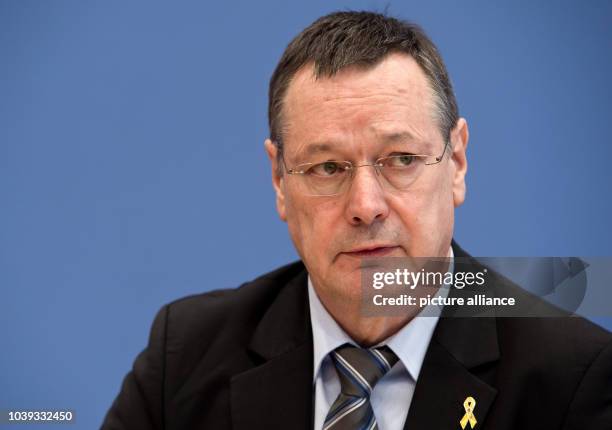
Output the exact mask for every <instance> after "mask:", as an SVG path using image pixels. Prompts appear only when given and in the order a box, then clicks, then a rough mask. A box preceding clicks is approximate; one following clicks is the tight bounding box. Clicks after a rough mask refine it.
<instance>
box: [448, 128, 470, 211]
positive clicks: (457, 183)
mask: <svg viewBox="0 0 612 430" xmlns="http://www.w3.org/2000/svg"><path fill="white" fill-rule="evenodd" d="M469 137H470V133H469V131H468V125H467V121H466V120H465V118H459V120H458V121H457V124H456V125H455V128H454V129H453V130H452V131H451V144H452V151H453V153H452V161H453V163H454V165H455V171H454V177H453V203H454V205H455V207H457V206H460V205H461V204H463V202H464V201H465V193H466V186H465V175H466V173H467V157H466V150H467V145H468V140H469Z"/></svg>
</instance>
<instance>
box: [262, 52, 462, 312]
mask: <svg viewBox="0 0 612 430" xmlns="http://www.w3.org/2000/svg"><path fill="white" fill-rule="evenodd" d="M434 111H435V110H434V101H433V97H432V91H431V89H430V87H429V86H428V83H427V78H426V76H425V74H424V73H423V72H422V70H421V69H420V67H419V66H418V64H417V63H416V62H415V61H414V59H412V57H410V56H408V55H405V54H391V55H389V56H387V57H386V58H385V59H384V60H383V61H382V62H380V63H379V64H378V65H376V66H375V67H373V68H368V69H364V68H357V67H350V68H346V69H343V70H342V71H340V72H339V73H338V74H336V75H335V76H333V77H331V78H329V77H322V78H319V79H315V78H314V77H313V67H312V65H309V66H306V67H303V68H302V69H301V70H300V71H298V73H297V74H296V75H295V77H294V79H293V81H292V82H291V84H290V86H289V88H288V91H287V94H286V98H285V101H284V106H283V114H284V122H283V126H284V139H283V143H284V160H285V164H286V166H287V167H288V168H292V167H294V166H297V165H299V164H303V163H308V162H323V161H328V160H347V161H350V162H352V163H353V164H354V165H361V164H371V163H373V162H374V161H375V160H376V159H378V158H380V157H385V156H389V155H395V154H398V153H413V154H431V155H436V156H438V155H440V154H442V152H443V150H444V139H443V136H442V134H441V133H440V130H439V128H438V124H437V122H436V120H435V117H434ZM467 136H468V134H467V125H466V123H465V121H464V120H463V119H461V120H460V121H459V122H458V123H457V126H456V127H455V128H454V129H453V131H452V135H451V146H452V147H453V149H449V150H447V152H446V154H445V156H444V159H443V160H442V162H441V163H439V164H433V165H429V166H425V167H424V168H423V169H422V174H421V175H420V176H419V177H418V179H417V180H416V181H415V182H414V183H413V184H412V185H411V186H410V188H409V189H408V190H402V191H399V190H397V189H393V188H392V187H390V186H388V185H387V184H386V183H385V181H384V179H383V178H382V177H381V176H379V175H377V174H376V171H375V169H374V168H373V167H360V168H358V169H356V171H355V174H354V176H353V179H352V182H351V184H350V187H348V189H347V190H346V191H345V192H344V193H343V194H340V195H335V196H312V195H307V194H306V193H304V192H303V191H302V190H303V187H301V184H300V183H298V181H303V179H304V178H303V177H300V175H289V174H287V173H286V172H285V173H283V174H282V175H281V176H278V175H276V174H275V173H274V172H276V168H277V164H276V163H277V162H276V147H275V146H274V145H273V144H272V143H271V142H270V141H269V140H268V141H267V142H266V149H267V151H268V155H269V157H270V160H271V162H272V169H273V182H274V185H275V189H276V193H277V208H278V212H279V215H280V217H281V218H282V219H283V220H285V221H286V222H287V224H288V227H289V232H290V234H291V238H292V240H293V243H294V244H295V247H296V248H297V251H298V253H299V254H300V256H301V258H302V260H303V261H304V263H305V265H306V267H307V269H308V272H309V274H310V276H311V277H312V280H313V284H314V286H315V288H316V290H317V293H318V294H319V296H320V297H321V299H322V300H323V301H324V303H325V302H326V301H327V300H334V301H338V300H342V301H347V302H354V301H357V300H359V299H360V290H361V289H360V280H361V278H360V263H361V260H362V258H363V257H372V256H394V257H405V256H411V257H419V256H420V257H424V256H427V257H429V256H444V257H445V256H447V255H448V250H449V246H450V241H451V238H452V232H453V212H454V207H455V206H458V205H460V204H461V203H462V202H463V199H464V195H465V182H464V176H465V171H466V161H465V146H466V144H467Z"/></svg>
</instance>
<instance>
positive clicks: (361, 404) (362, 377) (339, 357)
mask: <svg viewBox="0 0 612 430" xmlns="http://www.w3.org/2000/svg"><path fill="white" fill-rule="evenodd" d="M330 356H331V359H332V361H333V362H334V365H335V366H336V371H337V373H338V378H339V379H340V394H339V395H338V397H337V398H336V401H335V402H334V404H333V405H332V406H331V408H330V409H329V413H328V414H327V417H326V418H325V423H324V424H323V430H358V429H364V430H372V429H378V424H377V423H376V417H375V416H374V411H373V410H372V405H371V404H370V394H371V393H372V390H373V389H374V385H376V383H377V382H378V381H379V380H380V378H382V377H383V376H384V375H385V373H387V372H388V371H389V370H390V369H391V368H392V367H393V365H394V364H395V363H397V360H398V358H397V356H396V355H395V354H394V353H393V351H391V349H389V348H388V347H387V346H382V347H379V348H370V349H363V348H358V347H356V346H353V345H350V344H348V343H346V344H344V345H342V346H340V347H339V348H337V349H335V350H334V351H333V352H332V353H331V354H330Z"/></svg>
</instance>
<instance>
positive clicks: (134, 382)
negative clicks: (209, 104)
mask: <svg viewBox="0 0 612 430" xmlns="http://www.w3.org/2000/svg"><path fill="white" fill-rule="evenodd" d="M269 120H270V139H268V140H266V142H265V149H266V152H267V154H268V157H269V159H270V162H271V170H272V182H273V186H274V190H275V193H276V206H277V210H278V213H279V215H280V218H281V219H282V220H283V221H285V222H286V223H287V225H288V228H289V232H290V235H291V238H292V240H293V243H294V245H295V247H296V249H297V251H298V253H299V255H300V257H301V262H298V263H294V264H291V265H289V266H286V267H283V268H280V269H278V270H276V271H274V272H272V273H269V274H266V275H263V276H262V277H260V278H258V279H256V280H254V281H252V282H249V283H247V284H244V285H243V286H241V287H240V288H239V289H236V290H223V291H213V292H210V293H206V294H202V295H199V296H193V297H188V298H185V299H182V300H179V301H176V302H174V303H171V304H169V305H167V306H165V307H164V308H162V310H161V311H160V312H159V314H158V316H157V318H156V319H155V322H154V324H153V328H152V331H151V337H150V341H149V345H148V347H147V348H146V349H145V351H143V352H142V353H141V354H140V355H139V357H138V358H137V359H136V362H135V364H134V368H133V370H132V371H131V372H130V373H129V374H128V375H127V376H126V378H125V380H124V383H123V387H122V389H121V392H120V394H119V396H118V398H117V399H116V400H115V403H114V404H113V406H112V407H111V409H110V411H109V412H108V415H107V417H106V419H105V422H104V424H103V428H105V429H128V428H129V429H138V428H143V429H148V428H151V429H188V428H189V429H193V428H203V429H210V428H220V429H247V428H249V429H253V428H262V429H263V428H265V429H276V428H283V429H311V428H316V429H321V428H325V429H353V428H354V429H360V428H368V429H369V428H381V429H402V428H405V429H409V430H412V429H436V430H437V429H447V428H454V429H456V428H483V429H484V428H486V429H496V430H505V429H516V428H519V427H520V428H523V429H532V428H533V429H544V428H546V429H548V428H550V429H577V428H581V429H582V428H586V429H610V428H612V336H611V335H610V333H608V332H606V331H604V330H603V329H599V328H597V327H596V326H594V325H592V324H590V323H589V322H587V321H585V320H583V319H581V318H576V317H573V318H567V317H558V318H527V319H526V318H499V317H498V318H494V317H491V318H446V316H445V315H443V318H438V317H420V316H419V317H414V315H413V314H411V313H405V314H400V315H399V316H396V315H394V316H391V315H384V314H383V315H378V316H373V317H365V316H364V315H363V313H362V311H361V307H360V306H361V300H362V290H361V269H362V263H363V261H364V259H367V258H369V257H452V256H454V257H456V258H459V257H460V258H463V259H468V260H469V261H471V260H470V259H469V256H468V255H467V254H466V253H465V252H464V251H463V250H462V249H461V248H460V247H459V246H458V245H457V244H455V243H454V242H452V236H453V220H454V218H453V213H454V208H455V207H457V206H459V205H461V204H462V203H463V201H464V199H465V192H466V186H465V175H466V170H467V161H466V147H467V143H468V136H469V133H468V125H467V122H466V121H465V119H463V118H460V117H459V115H458V109H457V105H456V102H455V98H454V94H453V90H452V87H451V84H450V81H449V78H448V76H447V72H446V70H445V67H444V64H443V62H442V59H441V58H440V56H439V53H438V51H437V49H436V48H435V46H434V45H433V44H432V43H431V41H430V40H429V39H428V38H427V36H426V35H425V34H424V33H423V32H422V31H421V30H420V29H419V28H418V27H416V26H413V25H410V24H407V23H404V22H401V21H399V20H396V19H394V18H391V17H386V16H383V15H379V14H374V13H368V12H340V13H333V14H331V15H328V16H325V17H323V18H320V19H319V20H317V21H316V22H314V23H313V24H312V25H311V26H309V27H308V28H307V29H305V30H304V31H303V32H302V33H300V34H299V35H298V36H297V37H296V38H295V39H294V40H293V41H292V42H291V43H290V44H289V46H288V47H287V49H286V51H285V53H284V54H283V56H282V58H281V60H280V62H279V64H278V66H277V68H276V70H275V72H274V74H273V76H272V79H271V83H270V100H269ZM469 266H470V267H469V268H468V270H471V271H478V270H480V266H479V265H478V263H477V262H476V261H472V262H471V263H470V265H469ZM491 279H493V281H492V283H493V284H494V285H495V288H498V289H500V291H514V294H516V295H520V294H521V293H517V292H516V291H515V287H514V286H512V285H510V284H509V283H508V282H507V281H505V280H504V279H503V278H501V277H499V276H497V275H496V274H494V273H492V274H491ZM537 306H541V307H546V305H544V304H541V303H539V302H538V303H537ZM546 309H548V308H546ZM555 312H556V311H555ZM559 315H561V314H559Z"/></svg>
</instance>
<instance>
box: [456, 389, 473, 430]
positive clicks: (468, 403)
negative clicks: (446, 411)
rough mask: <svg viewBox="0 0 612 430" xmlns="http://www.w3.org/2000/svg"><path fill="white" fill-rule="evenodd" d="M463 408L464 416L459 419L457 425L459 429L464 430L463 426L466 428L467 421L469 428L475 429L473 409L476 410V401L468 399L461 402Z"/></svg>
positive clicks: (471, 398)
mask: <svg viewBox="0 0 612 430" xmlns="http://www.w3.org/2000/svg"><path fill="white" fill-rule="evenodd" d="M463 408H464V409H465V415H464V416H463V418H461V421H459V424H461V428H462V429H465V426H467V423H468V421H469V422H470V427H471V428H474V427H476V423H477V421H476V417H475V416H474V408H476V400H474V398H473V397H468V398H466V399H465V400H464V401H463Z"/></svg>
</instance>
